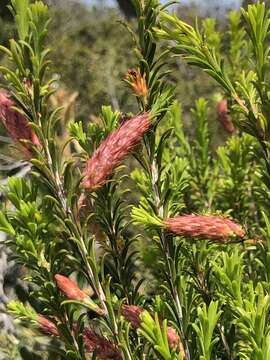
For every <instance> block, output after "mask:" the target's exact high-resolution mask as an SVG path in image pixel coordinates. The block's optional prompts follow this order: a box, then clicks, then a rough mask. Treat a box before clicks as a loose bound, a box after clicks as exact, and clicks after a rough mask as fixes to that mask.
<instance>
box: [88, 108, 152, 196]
mask: <svg viewBox="0 0 270 360" xmlns="http://www.w3.org/2000/svg"><path fill="white" fill-rule="evenodd" d="M150 125H151V122H150V118H149V115H148V114H146V113H143V114H140V115H137V116H135V117H133V118H131V119H130V120H128V121H126V122H124V123H123V124H122V125H121V126H120V127H119V128H118V129H116V130H114V131H113V132H112V133H111V134H110V135H109V136H108V137H107V138H106V139H105V140H104V141H103V142H102V143H101V144H100V146H99V147H98V149H97V150H96V151H95V152H94V154H93V156H92V158H91V159H89V160H88V161H87V162H86V166H85V169H84V171H83V176H84V179H83V181H82V187H83V188H84V189H86V190H94V189H97V188H99V187H101V186H103V185H104V184H105V183H106V181H107V178H108V177H109V176H110V175H111V174H112V172H113V170H114V169H115V167H117V166H118V165H119V164H120V163H121V162H122V161H123V159H124V158H125V157H126V156H127V155H128V153H130V151H131V150H133V149H134V147H135V146H136V145H138V144H139V142H140V140H141V138H142V137H143V135H144V134H145V133H146V132H147V131H148V130H149V128H150Z"/></svg>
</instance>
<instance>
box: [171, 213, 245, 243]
mask: <svg viewBox="0 0 270 360" xmlns="http://www.w3.org/2000/svg"><path fill="white" fill-rule="evenodd" d="M164 226H165V228H166V229H167V230H168V231H170V232H172V233H174V234H176V235H180V236H186V237H192V238H196V237H199V238H206V239H211V240H221V241H226V240H228V239H229V238H231V237H235V236H239V237H244V236H245V232H244V230H243V229H242V227H241V226H240V225H238V224H236V223H234V222H233V221H231V220H229V219H226V218H224V217H221V216H212V215H183V216H176V217H175V218H169V219H167V220H165V221H164Z"/></svg>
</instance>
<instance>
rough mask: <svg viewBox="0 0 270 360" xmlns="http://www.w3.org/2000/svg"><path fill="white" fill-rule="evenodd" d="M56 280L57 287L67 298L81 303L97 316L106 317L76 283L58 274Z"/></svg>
mask: <svg viewBox="0 0 270 360" xmlns="http://www.w3.org/2000/svg"><path fill="white" fill-rule="evenodd" d="M54 279H55V281H56V284H57V287H58V288H59V289H60V290H61V291H62V292H63V293H64V294H65V295H66V296H67V298H68V299H69V300H75V301H80V302H82V303H83V304H85V305H86V306H88V307H89V308H90V309H91V310H93V311H95V312H96V313H97V314H99V315H104V311H103V310H102V309H100V308H99V307H98V305H96V304H95V303H94V302H93V301H92V300H91V299H90V298H89V296H88V294H87V293H86V292H84V291H83V290H81V289H80V288H79V286H78V285H77V284H76V282H75V281H73V280H71V279H69V278H68V277H66V276H63V275H60V274H56V275H55V276H54Z"/></svg>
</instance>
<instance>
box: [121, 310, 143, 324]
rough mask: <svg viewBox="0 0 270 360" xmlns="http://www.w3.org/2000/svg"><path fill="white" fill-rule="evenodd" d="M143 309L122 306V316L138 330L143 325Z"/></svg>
mask: <svg viewBox="0 0 270 360" xmlns="http://www.w3.org/2000/svg"><path fill="white" fill-rule="evenodd" d="M143 311H144V310H143V308H141V307H139V306H135V305H122V307H121V314H122V315H123V316H124V318H125V319H126V320H127V321H128V322H130V323H131V325H132V327H133V328H134V329H138V328H139V327H140V325H141V322H142V321H141V318H140V315H141V314H142V312H143Z"/></svg>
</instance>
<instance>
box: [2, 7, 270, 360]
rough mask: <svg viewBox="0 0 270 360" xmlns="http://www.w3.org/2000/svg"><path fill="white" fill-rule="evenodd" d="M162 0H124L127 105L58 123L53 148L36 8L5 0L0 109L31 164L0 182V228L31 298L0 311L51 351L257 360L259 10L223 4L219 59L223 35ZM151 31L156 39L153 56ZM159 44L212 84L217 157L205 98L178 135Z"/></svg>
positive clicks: (261, 308)
mask: <svg viewBox="0 0 270 360" xmlns="http://www.w3.org/2000/svg"><path fill="white" fill-rule="evenodd" d="M168 5H169V4H167V6H164V5H163V6H162V5H160V4H159V2H158V0H148V1H140V0H135V1H134V6H135V9H136V13H137V20H138V31H137V33H135V32H133V31H132V30H131V29H130V28H128V30H129V31H130V32H131V33H132V36H133V39H134V49H135V54H136V56H137V69H129V70H128V69H127V76H126V78H125V81H126V84H127V86H128V87H129V88H130V90H131V93H132V95H133V99H134V102H136V103H137V113H136V114H132V115H130V114H128V115H123V114H121V113H119V112H117V111H113V110H112V109H111V108H110V107H102V109H101V115H100V120H101V121H100V123H98V124H97V123H90V124H88V126H87V128H84V127H83V125H82V123H80V122H71V123H70V124H69V125H68V126H69V139H68V140H67V141H66V142H65V143H64V144H63V142H62V141H61V142H60V141H58V122H59V119H60V114H61V109H54V108H52V105H51V103H50V102H49V99H50V97H51V96H52V94H53V93H54V92H55V89H54V87H53V81H54V80H53V78H50V74H49V65H50V61H49V55H50V51H49V48H48V47H47V43H46V34H47V29H48V25H49V22H50V19H49V15H48V8H47V6H46V5H44V4H43V3H42V2H41V1H37V2H35V3H32V4H30V3H29V1H28V0H13V1H12V7H11V11H12V13H13V15H14V19H15V23H16V28H17V38H16V40H15V39H11V40H10V43H9V47H8V48H6V47H3V46H1V50H2V51H3V52H4V53H5V54H6V55H7V56H8V58H9V60H10V67H3V66H2V67H0V71H1V72H2V74H3V75H4V80H5V83H4V84H3V86H4V87H5V91H4V90H3V91H2V92H1V96H0V115H1V119H2V122H3V124H4V125H5V127H6V129H7V131H8V132H9V134H10V136H11V138H12V139H13V140H14V144H15V145H16V146H17V148H19V149H21V150H22V155H23V157H24V159H25V160H26V161H28V162H29V163H30V164H31V173H30V175H29V176H28V177H25V178H19V177H14V178H10V179H9V181H8V185H7V186H6V187H5V188H4V194H5V197H6V199H7V206H6V209H5V210H3V211H2V212H1V213H0V224H1V227H0V229H1V230H2V231H4V232H6V233H7V234H8V236H9V237H8V241H7V246H9V247H10V249H11V250H12V251H13V253H14V256H15V257H16V259H17V262H18V263H20V264H22V265H23V266H24V268H25V269H27V270H26V276H25V279H26V281H27V282H28V283H29V284H30V285H31V286H30V290H29V294H28V295H29V298H28V303H22V302H17V301H12V302H11V303H9V304H8V310H9V312H10V313H12V314H14V316H15V317H17V318H19V319H20V320H21V322H22V324H24V325H25V326H26V327H29V328H31V329H32V330H31V331H39V332H41V333H43V334H44V336H47V337H49V339H50V340H51V341H49V342H48V341H47V342H46V345H45V351H46V352H47V353H48V354H49V352H50V353H51V352H54V353H55V355H53V356H54V358H57V357H58V358H61V359H87V358H92V359H96V358H98V359H165V360H169V359H186V360H189V359H200V360H210V359H226V358H228V359H234V358H236V359H256V360H257V359H261V360H265V359H270V335H269V333H270V332H269V330H270V325H269V306H270V297H269V280H270V255H269V241H270V219H269V215H268V202H269V189H270V170H269V169H270V158H269V148H270V133H269V121H270V119H269V111H268V107H269V105H270V102H269V84H268V80H267V75H268V71H267V70H268V69H267V60H268V54H269V48H268V37H269V27H270V13H269V12H267V11H266V10H265V5H264V4H263V3H259V2H258V3H257V4H254V5H251V6H249V7H248V10H247V11H245V10H243V11H242V19H243V25H242V23H241V19H240V16H238V15H237V14H236V13H232V14H231V17H230V19H231V28H230V44H229V50H228V44H226V45H227V49H226V57H225V58H224V59H223V56H222V55H221V52H222V49H223V46H222V36H221V34H219V35H218V36H211V32H207V31H205V33H203V32H202V31H201V30H200V26H199V24H196V26H195V27H192V26H191V25H188V24H187V23H185V22H184V21H182V20H180V19H179V18H178V17H177V16H176V15H170V14H169V13H168V12H167V7H168ZM207 24H208V25H207ZM127 27H128V25H127ZM207 27H209V28H211V29H212V30H213V22H211V21H208V22H207V23H204V25H203V29H207ZM237 34H239V36H236V35H237ZM212 35H213V33H212ZM159 39H165V40H166V41H167V40H169V41H167V42H166V43H165V44H163V47H164V46H166V47H167V49H165V51H163V52H157V46H158V42H159ZM170 52H172V53H175V54H177V55H181V56H182V57H183V58H184V59H186V60H187V61H188V62H189V63H190V64H192V65H195V66H198V67H200V68H202V69H203V70H204V71H205V72H206V73H207V74H209V75H210V76H211V77H213V78H214V79H215V80H216V81H217V82H218V84H219V85H220V86H221V88H222V91H224V94H222V95H223V100H220V102H219V104H218V116H219V119H220V123H221V125H222V126H223V127H224V128H225V130H227V131H228V129H229V131H228V133H229V134H230V135H229V138H228V141H227V142H226V144H225V145H224V146H221V147H219V148H218V149H217V151H216V152H215V151H213V150H212V149H211V135H210V132H209V129H208V120H207V114H208V104H207V101H206V100H204V99H203V98H200V99H198V100H197V101H196V103H195V104H194V109H193V110H192V114H193V117H194V118H195V121H196V129H195V141H194V140H193V141H192V140H190V139H189V138H188V137H187V136H186V134H185V133H184V130H183V122H182V117H181V106H180V104H179V103H178V102H176V101H175V99H174V89H173V87H172V86H171V85H170V83H169V81H168V76H167V75H168V70H167V69H166V61H167V59H168V56H169V53H170ZM247 57H249V58H250V60H251V61H246V58H247ZM240 63H241V64H242V69H241V71H237V69H239V64H240ZM228 109H229V111H230V114H229V113H228ZM236 128H237V129H238V130H236ZM66 147H69V148H70V151H69V152H68V154H69V155H68V156H67V155H64V150H65V148H66ZM65 154H67V153H65ZM131 156H133V158H134V159H135V160H136V163H135V165H134V161H133V162H131V161H129V162H128V161H127V158H128V159H130V158H131ZM124 165H126V166H124ZM127 168H128V169H130V171H127V170H126V169H127ZM141 248H142V249H141ZM147 258H148V263H147ZM149 259H150V260H149ZM149 274H150V275H149ZM147 278H148V283H146V280H147ZM149 279H150V280H149ZM30 304H31V306H30Z"/></svg>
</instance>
